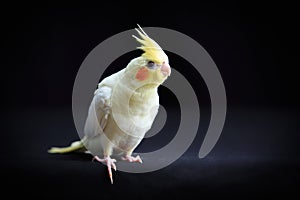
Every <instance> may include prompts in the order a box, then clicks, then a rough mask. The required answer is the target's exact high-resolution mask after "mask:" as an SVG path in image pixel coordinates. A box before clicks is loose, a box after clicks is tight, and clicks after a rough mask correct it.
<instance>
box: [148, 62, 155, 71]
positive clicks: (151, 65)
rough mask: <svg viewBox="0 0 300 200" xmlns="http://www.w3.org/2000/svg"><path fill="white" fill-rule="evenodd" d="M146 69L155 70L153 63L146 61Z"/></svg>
mask: <svg viewBox="0 0 300 200" xmlns="http://www.w3.org/2000/svg"><path fill="white" fill-rule="evenodd" d="M147 67H148V68H150V69H154V68H155V63H154V62H153V61H148V64H147Z"/></svg>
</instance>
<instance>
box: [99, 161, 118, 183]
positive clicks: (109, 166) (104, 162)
mask: <svg viewBox="0 0 300 200" xmlns="http://www.w3.org/2000/svg"><path fill="white" fill-rule="evenodd" d="M94 160H97V161H98V162H101V163H102V164H104V165H106V166H107V169H108V175H109V178H110V182H111V184H113V183H114V181H113V177H112V172H111V168H113V169H114V170H115V171H116V170H117V167H116V164H115V162H116V159H112V158H110V156H104V158H103V159H101V158H99V157H98V156H94V158H93V161H94Z"/></svg>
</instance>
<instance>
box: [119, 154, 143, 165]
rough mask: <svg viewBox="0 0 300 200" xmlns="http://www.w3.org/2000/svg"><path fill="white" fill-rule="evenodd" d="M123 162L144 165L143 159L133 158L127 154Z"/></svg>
mask: <svg viewBox="0 0 300 200" xmlns="http://www.w3.org/2000/svg"><path fill="white" fill-rule="evenodd" d="M122 160H125V161H128V162H139V163H143V161H142V159H141V157H140V156H139V155H138V156H136V157H134V156H132V155H131V153H130V154H126V155H125V156H123V157H122Z"/></svg>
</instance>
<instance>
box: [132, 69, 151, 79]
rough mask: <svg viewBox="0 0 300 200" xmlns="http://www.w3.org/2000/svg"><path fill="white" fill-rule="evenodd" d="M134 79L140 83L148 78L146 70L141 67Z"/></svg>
mask: <svg viewBox="0 0 300 200" xmlns="http://www.w3.org/2000/svg"><path fill="white" fill-rule="evenodd" d="M135 78H136V79H138V80H140V81H143V80H145V79H147V78H148V69H147V67H143V68H141V69H140V70H139V71H138V72H137V73H136V75H135Z"/></svg>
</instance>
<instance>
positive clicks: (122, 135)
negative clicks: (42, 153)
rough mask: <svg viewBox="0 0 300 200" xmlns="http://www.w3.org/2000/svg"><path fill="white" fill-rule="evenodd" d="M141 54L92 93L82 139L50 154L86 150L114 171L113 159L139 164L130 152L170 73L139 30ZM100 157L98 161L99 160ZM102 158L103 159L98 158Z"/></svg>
mask: <svg viewBox="0 0 300 200" xmlns="http://www.w3.org/2000/svg"><path fill="white" fill-rule="evenodd" d="M136 30H137V32H138V34H139V35H140V37H141V38H137V37H136V36H134V35H133V37H134V38H135V39H136V40H137V41H138V42H139V43H141V47H138V48H139V49H141V50H143V51H144V53H143V54H142V55H141V56H140V57H138V58H135V59H133V60H131V61H130V63H129V64H128V65H127V67H126V68H125V69H123V70H121V71H119V72H117V73H115V74H113V75H111V76H109V77H107V78H105V79H104V80H103V81H101V82H100V83H99V84H98V88H97V90H96V91H95V93H94V98H93V100H92V102H91V105H90V108H89V111H88V116H87V119H86V124H85V128H84V133H85V136H84V138H83V139H82V140H81V141H77V142H74V143H72V145H71V146H69V147H64V148H57V147H53V148H51V149H50V150H49V152H50V153H68V152H73V151H82V150H86V149H87V150H89V151H90V152H91V153H92V154H93V155H94V159H95V160H97V161H99V162H101V163H103V164H105V165H107V167H108V172H109V177H110V180H111V183H113V179H112V172H111V167H112V168H114V169H115V170H116V165H115V162H116V160H115V159H112V158H111V156H116V157H117V158H121V159H122V160H126V161H129V162H140V163H142V160H141V158H140V157H139V156H136V157H134V156H132V152H133V150H134V149H135V148H136V147H137V145H138V144H139V143H140V142H141V140H142V139H143V137H144V135H145V133H146V132H147V131H148V130H149V129H150V128H151V125H152V123H153V121H154V118H155V116H156V115H157V112H158V107H159V96H158V93H157V88H158V86H159V85H160V84H162V83H163V82H164V81H165V80H166V79H167V77H168V76H169V75H170V73H171V68H170V66H169V61H168V57H167V55H166V54H165V53H164V51H163V50H162V49H161V47H160V46H159V45H158V44H157V43H156V42H155V41H154V40H152V39H151V38H150V37H149V36H148V35H147V34H146V33H145V32H144V31H143V29H142V28H141V27H140V26H139V30H138V29H136ZM100 157H101V158H100ZM102 157H103V158H102Z"/></svg>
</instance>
